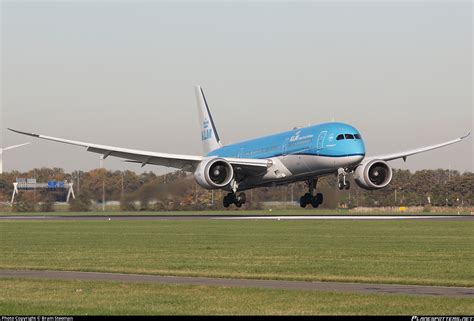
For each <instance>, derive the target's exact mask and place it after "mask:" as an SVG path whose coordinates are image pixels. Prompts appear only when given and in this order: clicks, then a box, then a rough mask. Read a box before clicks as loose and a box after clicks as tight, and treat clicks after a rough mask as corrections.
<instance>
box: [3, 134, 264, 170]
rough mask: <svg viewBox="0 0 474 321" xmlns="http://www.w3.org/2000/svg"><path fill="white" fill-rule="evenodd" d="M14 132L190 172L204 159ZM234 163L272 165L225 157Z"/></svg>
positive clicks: (236, 167) (257, 166)
mask: <svg viewBox="0 0 474 321" xmlns="http://www.w3.org/2000/svg"><path fill="white" fill-rule="evenodd" d="M8 129H9V130H11V131H12V132H15V133H18V134H22V135H28V136H32V137H36V138H40V139H45V140H51V141H54V142H59V143H64V144H69V145H75V146H81V147H85V148H86V150H87V151H89V152H93V153H98V154H102V157H103V159H105V158H107V157H109V156H114V157H119V158H124V159H125V160H126V162H132V163H139V164H141V165H142V167H143V166H145V165H148V164H150V165H160V166H166V167H173V168H179V169H182V170H185V171H188V172H193V171H194V170H195V169H196V167H197V165H198V164H199V163H200V162H201V161H202V160H203V159H204V157H202V156H195V155H180V154H168V153H155V152H149V151H142V150H135V149H127V148H121V147H114V146H106V145H98V144H91V143H86V142H80V141H74V140H68V139H63V138H57V137H51V136H45V135H39V134H33V133H27V132H22V131H18V130H14V129H11V128H8ZM225 159H226V160H227V161H229V163H230V164H231V165H232V167H233V168H234V170H235V171H236V172H241V173H243V174H249V175H256V174H259V173H263V172H265V171H266V170H267V167H269V166H270V165H271V162H270V161H269V160H266V159H244V158H225Z"/></svg>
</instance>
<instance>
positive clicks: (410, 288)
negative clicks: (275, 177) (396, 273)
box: [0, 270, 474, 298]
mask: <svg viewBox="0 0 474 321" xmlns="http://www.w3.org/2000/svg"><path fill="white" fill-rule="evenodd" d="M0 278H27V279H55V280H89V281H116V282H140V283H160V284H181V285H201V286H220V287H236V288H263V289H284V290H306V291H324V292H357V293H377V294H399V295H434V296H448V297H467V298H474V288H466V287H443V286H421V285H397V284H368V283H342V282H311V281H281V280H252V279H224V278H205V277H182V276H158V275H144V274H123V273H101V272H75V271H33V270H0Z"/></svg>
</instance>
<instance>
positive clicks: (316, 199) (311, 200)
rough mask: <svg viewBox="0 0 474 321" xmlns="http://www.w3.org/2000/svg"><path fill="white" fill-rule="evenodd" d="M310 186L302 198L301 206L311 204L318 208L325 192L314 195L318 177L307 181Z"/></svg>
mask: <svg viewBox="0 0 474 321" xmlns="http://www.w3.org/2000/svg"><path fill="white" fill-rule="evenodd" d="M306 183H307V184H308V187H309V193H306V194H304V195H303V196H301V198H300V206H301V207H303V208H305V207H306V205H308V204H311V206H313V207H314V208H317V207H318V206H319V205H321V204H322V203H323V194H321V193H318V194H316V196H314V195H313V192H314V190H315V189H316V185H317V184H318V179H317V178H315V179H310V180H308V181H307V182H306Z"/></svg>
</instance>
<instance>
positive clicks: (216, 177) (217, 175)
mask: <svg viewBox="0 0 474 321" xmlns="http://www.w3.org/2000/svg"><path fill="white" fill-rule="evenodd" d="M194 178H195V179H196V182H197V183H198V184H199V185H200V186H202V187H204V188H206V189H217V188H223V187H225V186H227V185H228V184H229V183H230V182H231V181H232V179H233V178H234V169H233V168H232V165H231V164H230V163H229V162H228V161H226V160H225V159H222V158H210V159H205V160H203V161H202V162H201V163H199V165H198V167H197V168H196V171H195V172H194Z"/></svg>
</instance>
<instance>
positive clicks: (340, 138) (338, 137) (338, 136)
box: [336, 134, 344, 140]
mask: <svg viewBox="0 0 474 321" xmlns="http://www.w3.org/2000/svg"><path fill="white" fill-rule="evenodd" d="M343 139H344V135H343V134H340V135H337V137H336V140H343Z"/></svg>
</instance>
